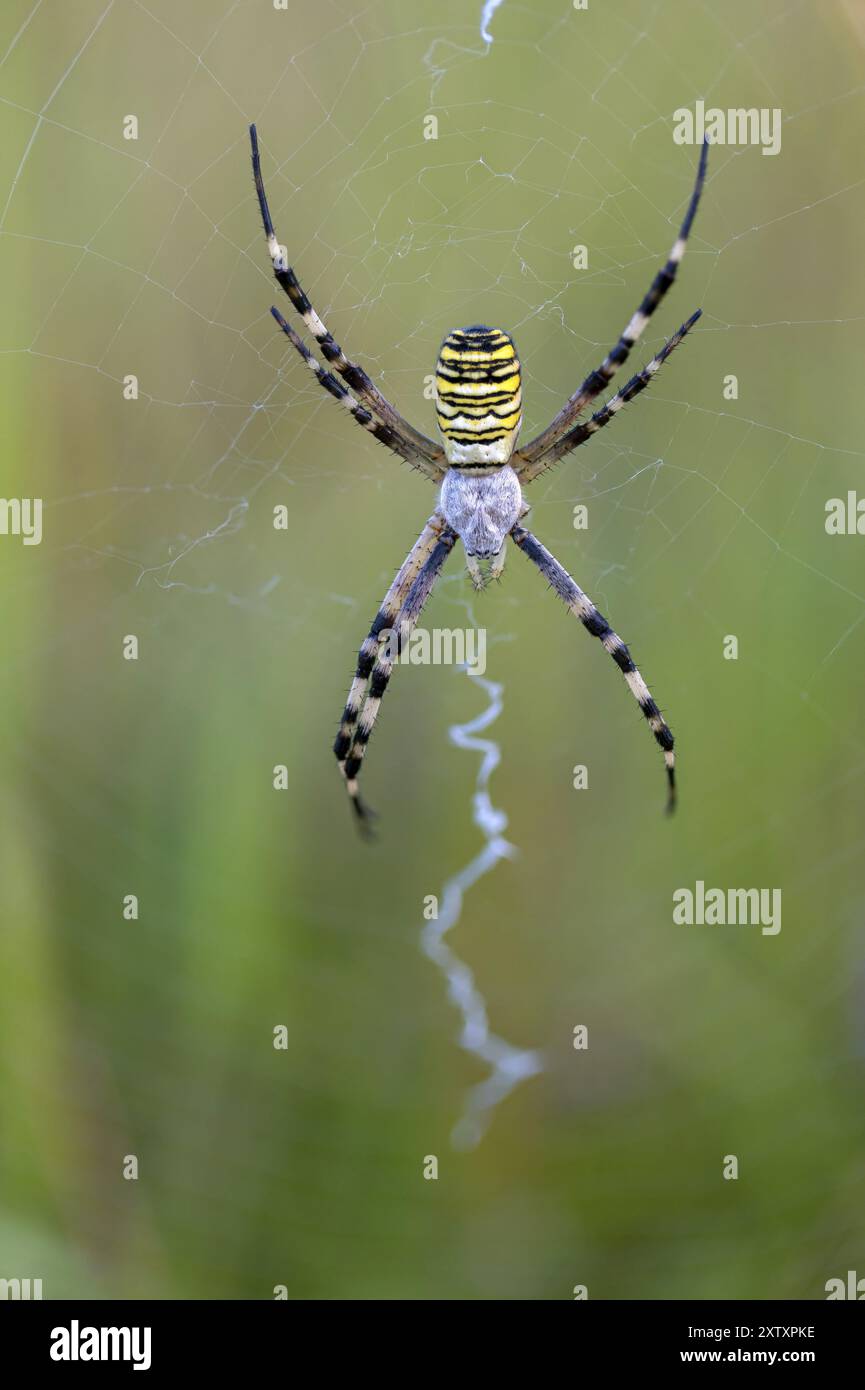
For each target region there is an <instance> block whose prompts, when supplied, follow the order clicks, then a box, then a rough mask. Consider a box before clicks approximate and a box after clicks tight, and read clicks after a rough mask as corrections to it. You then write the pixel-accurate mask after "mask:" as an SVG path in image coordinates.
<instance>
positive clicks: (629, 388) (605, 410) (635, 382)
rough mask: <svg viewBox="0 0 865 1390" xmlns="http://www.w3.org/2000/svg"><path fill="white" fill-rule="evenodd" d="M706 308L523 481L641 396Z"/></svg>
mask: <svg viewBox="0 0 865 1390" xmlns="http://www.w3.org/2000/svg"><path fill="white" fill-rule="evenodd" d="M702 312H703V311H702V309H697V311H696V312H695V313H693V314H692V315H691V317H690V318H689V319H687V320H686V321H685V323H683V324H682V326H681V328H680V329H679V330H678V332H676V333H674V334H673V336H672V338H670V339H669V340H668V341H667V342H666V343H665V344H664V346H663V347H662V348H661V351H660V352H659V353H656V355H655V356H654V357H653V358H652V360H651V362H647V363H646V365H645V367H643V369H642V370H641V371H639V372H637V373H636V374H635V375H634V376H632V377H631V379H630V381H629V382H626V384H625V385H624V386H623V387H622V388H621V390H619V391H617V392H616V394H615V395H614V396H611V397H610V399H609V400H608V401H607V404H606V405H605V406H602V407H601V409H600V410H596V411H595V413H594V415H592V416H591V418H590V419H588V420H586V421H584V422H583V423H581V424H579V425H574V428H573V429H572V430H568V432H567V434H563V435H562V437H561V439H559V440H557V442H556V443H555V444H552V445H550V448H549V449H548V450H547V452H546V453H545V454H544V455H543V456H542V457H541V458H539V459H538V460H537V462H536V463H535V464H534V466H533V467H532V468H530V469H527V470H526V472H525V473H523V474H522V475H521V481H522V482H523V483H524V484H525V483H527V482H531V481H532V479H534V478H537V477H538V475H539V474H540V473H543V472H545V471H546V470H547V469H548V468H552V466H553V464H555V463H558V462H559V459H562V458H564V456H565V454H569V453H570V452H571V450H572V449H577V448H579V446H580V445H581V444H585V442H586V440H587V439H591V437H592V435H593V434H597V432H598V430H602V429H603V428H604V425H608V424H609V423H610V421H611V420H612V419H613V418H614V416H616V415H618V413H619V411H620V410H621V408H622V406H623V405H627V404H628V402H629V401H632V400H633V399H634V397H635V396H639V394H640V392H641V391H645V389H646V387H647V386H648V385H649V383H650V381H651V380H652V378H653V377H654V376H655V374H656V373H657V372H658V371H660V369H661V367H662V366H663V365H664V363H665V362H666V360H667V358H668V357H669V356H670V354H671V353H672V352H674V351H675V349H676V348H677V347H678V346H679V344H680V343H681V341H682V339H683V338H686V337H687V335H688V334H689V333H690V331H691V329H692V328H693V327H694V324H695V323H696V322H697V320H698V318H699V317H700V315H701V314H702Z"/></svg>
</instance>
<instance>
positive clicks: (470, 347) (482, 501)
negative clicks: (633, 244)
mask: <svg viewBox="0 0 865 1390" xmlns="http://www.w3.org/2000/svg"><path fill="white" fill-rule="evenodd" d="M249 133H250V138H251V141H252V171H253V177H254V179H255V188H256V192H257V194H258V204H259V207H260V209H261V218H262V221H263V223H264V232H265V236H266V237H267V247H268V251H269V252H270V258H271V262H272V264H273V272H274V275H275V276H276V278H277V280H278V281H279V284H280V285H281V286H282V288H283V289H284V290H285V292H286V294H287V295H288V297H289V299H290V300H291V303H292V304H293V305H294V308H295V309H296V310H297V312H298V313H299V314H300V316H301V318H302V319H303V321H304V323H305V324H306V327H307V329H308V330H309V332H310V333H311V334H312V337H313V338H314V339H315V341H316V342H317V343H318V345H319V348H320V349H321V353H322V356H323V357H324V359H325V361H326V362H327V363H328V367H331V368H333V371H330V370H328V368H327V367H323V366H322V365H321V363H320V362H318V361H317V360H316V359H315V357H313V355H312V353H311V352H310V350H309V348H308V347H307V346H306V343H305V342H304V341H303V339H302V338H301V337H300V336H299V335H298V334H297V333H296V332H295V331H294V329H293V328H292V327H291V325H290V324H288V323H286V321H285V319H284V318H283V316H282V314H281V313H280V312H279V310H278V309H276V308H274V309H271V313H272V314H273V316H274V318H275V319H276V321H277V323H278V324H279V326H280V328H281V329H282V331H283V333H285V335H286V336H287V337H288V339H289V340H290V342H291V343H292V344H293V346H294V347H295V349H296V350H297V352H299V353H300V356H301V357H302V358H303V360H304V362H305V363H306V365H307V367H308V368H309V370H310V371H311V372H312V373H313V374H314V376H315V377H316V379H317V381H318V382H319V383H320V385H321V386H323V387H324V389H325V390H326V391H327V392H329V393H330V395H331V396H333V397H334V399H335V400H337V401H339V403H340V404H341V405H342V406H344V407H345V409H346V410H347V411H348V412H349V414H350V415H352V416H353V417H354V419H355V420H356V421H357V423H358V424H359V425H361V426H362V427H363V428H364V429H365V430H368V431H369V433H370V434H371V435H372V436H373V437H374V438H375V439H378V440H379V441H380V442H381V443H382V444H385V445H387V447H388V448H389V449H392V450H393V451H394V453H396V454H398V455H399V456H400V458H403V459H405V460H406V462H407V463H410V464H411V465H412V467H414V468H417V469H418V470H419V471H420V472H421V473H423V474H424V475H425V476H426V477H427V478H429V479H430V481H431V482H434V483H436V484H438V485H439V487H440V492H439V502H438V506H437V507H436V509H435V511H434V512H433V514H432V516H431V517H430V518H429V520H428V521H427V524H426V526H425V527H424V529H423V531H422V532H421V534H420V536H419V537H418V539H417V541H416V542H415V544H414V545H413V546H412V548H411V550H410V551H409V553H408V555H407V556H406V559H405V561H404V562H403V565H402V567H401V569H400V570H399V572H398V573H397V576H396V579H395V580H394V581H393V583H392V584H391V586H390V588H389V589H388V591H387V593H386V595H385V597H384V599H383V601H382V605H381V608H380V609H379V611H378V613H377V614H376V616H375V619H374V620H373V624H372V627H371V628H370V631H369V635H368V636H367V638H366V640H365V641H364V643H363V644H362V646H361V649H360V652H359V654H358V659H357V670H356V671H355V676H354V680H353V681H352V683H351V689H350V690H349V692H348V699H347V700H346V705H345V710H344V711H343V716H342V721H341V723H340V727H339V732H338V734H337V736H336V742H335V743H334V752H335V754H336V757H337V760H338V762H339V766H340V770H341V772H342V774H343V777H344V778H345V783H346V787H347V789H348V793H349V796H350V798H351V804H352V806H353V807H354V810H355V811H356V813H357V815H358V817H359V819H360V821H361V824H365V823H366V822H367V819H368V816H369V812H368V809H367V807H366V806H365V805H364V803H363V801H362V800H361V798H360V794H359V791H358V774H359V772H360V769H361V765H362V763H363V758H364V754H365V752H366V747H367V744H368V743H369V739H370V735H371V733H372V730H373V727H374V725H375V721H376V719H377V717H378V712H379V708H380V706H381V701H382V697H383V695H384V693H385V690H386V689H387V686H388V682H389V681H390V677H391V674H392V671H393V663H394V646H393V643H391V642H389V641H388V642H384V643H382V641H381V640H380V638H381V635H382V634H384V633H386V632H388V633H389V632H392V631H397V632H399V634H400V637H401V639H402V640H406V639H407V638H408V637H409V636H410V634H411V632H412V630H413V628H414V627H415V625H416V624H417V621H418V618H419V617H420V614H421V611H422V609H423V606H424V604H425V603H426V601H427V599H428V598H429V595H430V593H431V592H432V588H433V585H434V584H435V581H436V579H437V578H438V576H439V574H440V572H441V569H442V566H443V565H444V562H445V560H446V559H447V557H448V555H449V554H450V552H451V550H452V549H453V547H454V545H455V544H456V541H457V539H460V540H462V542H463V546H464V548H465V552H466V563H467V565H468V569H469V573H470V574H471V576H472V578H473V580H474V582H475V584H476V585H478V586H479V587H480V586H481V585H483V584H484V583H485V582H486V579H487V577H488V576H487V575H486V574H484V573H483V571H482V570H481V567H480V563H479V562H480V560H487V561H489V562H490V564H489V576H492V577H496V576H497V575H498V574H500V573H501V569H502V565H503V564H504V556H505V542H506V540H507V538H508V537H510V539H511V540H512V541H513V542H514V544H515V545H517V546H518V547H519V549H520V550H522V551H523V552H524V553H525V554H526V555H528V557H529V559H530V560H532V561H533V562H534V563H535V565H536V566H537V567H538V569H539V570H540V571H541V574H543V575H544V577H545V578H546V579H547V581H548V582H549V584H550V586H551V587H552V588H553V589H554V590H555V591H556V593H557V594H558V595H559V597H560V598H561V599H562V600H563V601H564V603H565V604H566V605H567V607H568V609H569V610H570V611H571V612H572V613H573V614H574V616H575V617H577V618H579V620H580V622H581V623H582V624H583V626H584V627H585V628H586V630H587V631H588V632H590V633H591V634H592V636H593V637H598V638H600V641H601V644H602V646H603V647H604V650H605V651H606V652H608V653H609V655H610V656H611V657H612V658H613V660H614V661H615V663H616V665H617V666H618V668H619V670H620V671H621V672H622V675H623V676H624V678H625V681H626V683H627V685H628V688H629V689H630V691H631V693H632V694H633V695H634V697H635V699H636V700H637V703H638V704H639V706H640V709H641V710H642V712H643V714H644V715H645V717H646V720H647V721H648V724H649V727H650V729H651V730H652V733H653V734H654V736H655V738H656V740H657V742H658V743H659V744H660V746H661V748H662V749H663V753H664V762H665V764H666V769H667V785H668V797H667V806H668V809H671V808H672V806H673V804H674V802H675V796H676V780H675V755H674V753H673V735H672V733H671V732H670V729H669V727H668V725H667V723H666V721H665V719H664V717H663V715H662V714H661V712H660V710H659V709H658V706H657V705H656V703H655V701H654V699H653V698H652V696H651V694H650V693H649V689H648V686H647V685H646V683H645V681H644V680H643V677H642V676H641V675H640V673H639V671H638V670H637V668H636V666H635V665H634V662H633V660H632V659H631V654H630V652H629V651H628V648H627V647H626V646H625V644H624V642H623V641H622V639H621V638H620V637H618V636H617V635H616V633H615V632H614V631H613V629H612V628H611V627H610V625H609V623H608V622H607V620H606V618H604V617H603V615H602V614H601V613H599V612H598V610H597V608H596V607H595V605H594V604H593V603H592V601H591V599H590V598H588V597H587V595H586V594H584V593H583V591H582V589H581V588H580V587H579V585H578V584H576V583H575V582H574V580H573V579H572V578H571V576H570V575H569V574H568V573H567V571H566V570H565V569H563V567H562V566H561V565H560V564H559V562H558V561H557V560H556V559H555V558H554V556H552V555H551V554H550V552H549V551H548V550H547V549H546V548H545V546H543V545H542V544H541V542H540V541H539V540H538V539H537V538H536V537H535V536H533V535H532V533H531V531H528V530H526V528H525V527H524V526H521V525H520V521H521V520H522V518H523V517H524V515H525V513H526V512H527V511H528V507H527V505H526V504H525V502H524V501H523V495H522V494H523V488H524V487H525V486H526V484H527V483H531V482H532V481H533V480H534V479H535V478H537V477H538V475H539V474H540V473H543V472H545V471H546V470H547V469H548V468H550V467H552V465H553V464H554V463H557V462H558V460H559V459H561V458H564V456H565V455H566V454H569V453H570V452H571V450H573V449H576V448H578V447H579V445H581V444H585V442H586V441H587V440H588V439H590V438H591V436H592V435H593V434H596V433H597V431H598V430H600V429H603V427H604V426H605V425H607V424H609V422H610V420H612V418H613V416H614V415H616V414H618V412H619V411H620V410H621V408H622V406H623V405H626V404H627V402H628V401H630V400H633V398H634V397H635V396H638V395H639V394H640V392H641V391H644V390H645V389H646V387H647V386H648V385H649V382H650V381H651V380H652V378H653V377H654V375H655V373H656V372H657V371H658V370H659V368H660V367H661V366H662V365H663V364H664V362H666V360H667V358H668V357H669V356H670V353H671V352H672V351H673V350H674V348H676V347H678V345H679V343H681V341H682V339H683V338H684V337H685V336H686V334H687V333H689V332H690V331H691V329H692V328H693V326H694V324H695V323H696V322H697V319H698V318H699V317H700V310H699V309H698V310H697V311H696V313H694V314H692V315H691V317H690V318H689V319H686V320H685V322H684V323H683V324H682V326H681V328H680V329H679V330H678V331H677V332H676V333H674V334H673V336H672V337H671V338H669V339H668V340H667V342H666V343H665V344H664V346H663V347H662V348H661V350H660V351H659V352H658V353H656V355H655V356H654V357H653V358H652V360H651V361H650V362H648V363H647V364H646V366H645V367H643V368H642V370H641V371H639V372H637V373H636V375H635V376H632V377H631V379H630V381H628V382H627V383H626V384H625V385H624V386H623V387H622V389H621V390H620V391H617V392H616V394H615V395H614V396H611V398H610V399H609V401H608V402H607V404H606V405H605V406H602V407H601V409H600V410H596V411H595V413H594V414H593V415H591V416H590V417H589V418H588V419H587V420H583V421H581V420H580V419H579V416H580V415H581V414H582V412H583V411H584V410H585V408H586V406H588V405H589V404H590V403H591V402H592V401H593V400H595V399H596V397H598V396H599V395H600V394H601V392H602V391H604V390H606V388H607V386H608V385H609V383H610V382H611V381H612V379H613V377H614V376H615V374H616V372H617V371H618V369H619V367H621V366H622V364H623V363H624V362H625V361H626V360H627V358H628V356H629V355H630V352H631V349H632V348H633V347H634V345H635V343H636V342H637V340H638V338H639V337H640V335H641V334H642V333H643V331H644V330H645V328H646V325H647V324H648V322H649V319H650V318H651V316H652V314H653V313H654V311H655V309H656V308H657V307H658V305H659V304H660V302H661V300H662V299H663V297H664V295H665V294H666V293H667V290H668V289H669V288H670V286H671V285H672V283H673V281H674V279H675V277H676V270H677V269H678V266H679V263H680V261H681V259H682V257H683V256H684V254H685V247H686V245H687V241H688V234H689V232H690V230H691V224H692V223H693V221H694V216H695V214H696V211H697V204H698V203H699V200H700V191H701V189H702V186H703V180H704V178H705V174H706V158H707V154H708V145H706V144H705V143H704V145H703V148H702V151H701V154H700V163H699V167H698V170H697V179H696V183H695V185H694V189H693V192H692V194H691V198H690V201H689V203H688V206H687V209H686V212H685V217H684V220H683V221H682V225H681V227H680V229H679V235H678V237H677V238H676V240H675V242H674V243H673V248H672V250H671V251H670V254H669V256H668V257H667V260H666V263H665V264H664V265H663V266H662V267H661V269H660V270H659V271H658V273H657V274H656V276H655V278H654V280H653V281H652V283H651V285H650V286H649V289H648V291H647V293H646V295H645V296H644V298H643V301H642V303H641V304H640V307H639V308H638V309H637V311H636V313H634V314H633V315H632V317H631V319H630V321H629V323H628V325H627V327H626V328H625V330H624V332H623V333H622V334H621V336H620V338H619V339H618V341H617V343H616V345H615V346H614V347H613V348H612V349H611V351H610V352H609V353H608V354H607V356H606V357H605V358H604V360H603V362H602V363H601V364H600V366H599V367H596V368H595V369H594V371H591V372H590V373H589V375H588V376H587V377H586V378H585V380H584V381H583V383H582V385H581V386H580V387H579V388H578V389H577V390H576V391H575V392H574V394H573V395H572V396H571V397H570V399H569V400H568V401H566V402H565V404H564V406H563V407H562V409H561V410H560V411H559V413H558V415H556V417H555V419H554V420H553V421H552V422H551V424H549V425H548V426H547V428H546V429H545V430H543V431H542V432H541V433H540V434H539V435H536V436H535V438H534V439H532V440H530V441H529V443H528V444H524V445H523V446H522V447H521V448H519V449H518V448H517V447H516V441H517V435H518V432H519V428H520V424H521V422H522V386H521V374H520V363H519V358H518V357H517V352H516V348H515V347H514V342H513V339H512V338H511V337H510V335H509V334H508V333H505V332H504V331H503V330H502V329H500V328H487V327H485V326H484V325H483V324H474V325H473V326H472V327H470V328H459V329H454V331H453V332H452V333H449V334H448V336H447V338H445V340H444V343H443V344H442V348H441V353H440V355H439V360H438V363H437V365H436V377H435V382H436V414H437V417H438V425H439V430H440V431H441V435H442V440H443V444H437V443H436V442H435V441H434V440H432V439H429V438H428V437H427V436H426V435H425V434H422V433H421V432H420V431H419V430H416V429H415V428H414V426H413V425H410V424H409V423H408V421H407V420H404V419H403V417H402V416H401V415H400V414H399V413H398V411H396V410H395V409H394V407H393V406H392V405H391V404H390V402H389V401H388V400H386V398H385V397H384V396H383V395H382V394H381V392H380V391H379V389H378V387H377V386H375V384H374V383H373V382H372V380H371V379H370V377H369V376H367V374H366V372H365V371H364V370H363V368H362V367H360V366H359V365H358V363H357V362H354V361H352V360H351V359H350V358H348V357H346V355H345V353H344V352H343V350H342V348H341V347H340V346H339V344H338V343H337V342H336V340H335V339H334V337H333V335H332V334H331V333H329V332H328V330H327V328H326V327H325V325H324V323H323V322H322V320H321V319H320V318H319V316H318V314H317V313H316V312H315V310H314V309H313V307H312V304H311V303H310V301H309V299H308V298H307V296H306V294H305V292H304V290H303V289H302V288H301V285H300V282H299V281H298V279H297V276H296V275H295V273H294V271H293V270H292V268H291V266H290V265H289V263H288V257H287V254H286V251H285V247H283V246H280V244H279V243H278V241H277V239H276V233H275V232H274V229H273V222H272V220H271V216H270V210H269V208H268V205H267V196H266V194H265V191H264V183H263V181H262V177H261V163H260V159H259V153H258V138H257V136H256V132H255V126H251V127H250V132H249ZM334 372H336V373H337V376H339V377H342V382H344V383H345V385H343V384H342V382H340V381H339V380H338V379H337V376H335V375H334Z"/></svg>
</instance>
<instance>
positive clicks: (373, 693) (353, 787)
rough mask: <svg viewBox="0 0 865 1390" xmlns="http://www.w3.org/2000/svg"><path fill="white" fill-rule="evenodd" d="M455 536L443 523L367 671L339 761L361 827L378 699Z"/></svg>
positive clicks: (366, 812) (365, 810)
mask: <svg viewBox="0 0 865 1390" xmlns="http://www.w3.org/2000/svg"><path fill="white" fill-rule="evenodd" d="M440 520H441V519H440ZM456 539H457V536H456V532H455V531H452V530H451V528H450V526H448V525H446V524H445V523H443V522H442V523H441V531H440V534H439V535H438V536H437V537H436V539H435V540H434V542H433V544H432V546H431V548H430V550H429V553H428V554H427V556H426V558H425V560H424V561H423V564H422V565H421V567H420V569H419V570H418V572H417V574H416V576H415V578H414V581H413V583H412V584H411V587H410V588H409V590H408V593H407V594H406V595H405V599H404V602H403V604H402V607H401V608H400V609H399V611H398V612H397V613H396V614H395V615H394V619H393V622H392V630H393V635H392V636H391V639H390V641H388V642H385V643H383V644H378V651H377V652H376V655H375V658H374V660H373V662H372V666H371V669H370V672H369V685H368V687H367V692H366V695H365V698H364V701H363V705H362V707H361V710H360V713H359V715H358V716H357V720H356V723H355V727H354V733H353V736H352V740H351V747H350V749H349V751H348V754H347V756H346V758H345V761H344V762H342V760H341V761H340V766H341V769H342V773H343V776H344V777H345V785H346V790H347V791H348V794H349V798H350V799H351V804H352V807H353V809H354V812H355V814H356V815H357V817H358V820H359V821H360V823H361V826H368V823H369V818H370V814H371V813H370V810H369V807H368V806H367V805H366V804H365V803H364V801H363V800H362V799H361V796H360V793H359V791H358V785H357V782H358V775H359V773H360V770H361V765H362V763H363V759H364V755H365V753H366V749H367V744H368V743H369V740H370V737H371V735H372V731H373V728H374V727H375V722H376V719H377V718H378V714H379V710H380V708H381V702H382V700H383V698H384V694H385V691H386V690H387V687H388V684H389V682H390V678H391V676H392V674H393V666H394V660H395V658H396V656H397V653H398V650H399V649H400V648H401V647H402V646H403V645H404V644H405V642H406V641H407V640H408V638H409V637H410V636H411V633H412V632H413V631H414V628H415V626H416V624H417V620H418V618H419V617H420V615H421V612H422V610H423V607H424V604H425V603H426V601H427V599H428V598H429V596H430V594H431V593H432V589H433V585H434V584H435V582H436V580H437V579H438V576H439V574H440V573H441V570H442V567H443V565H444V563H445V560H446V559H447V558H448V556H449V555H450V553H451V551H452V550H453V548H454V544H455V542H456ZM367 640H369V639H367ZM376 640H377V639H376ZM365 645H366V644H365ZM358 668H359V669H360V662H359V663H358ZM340 732H342V731H340ZM337 756H338V757H339V754H337Z"/></svg>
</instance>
